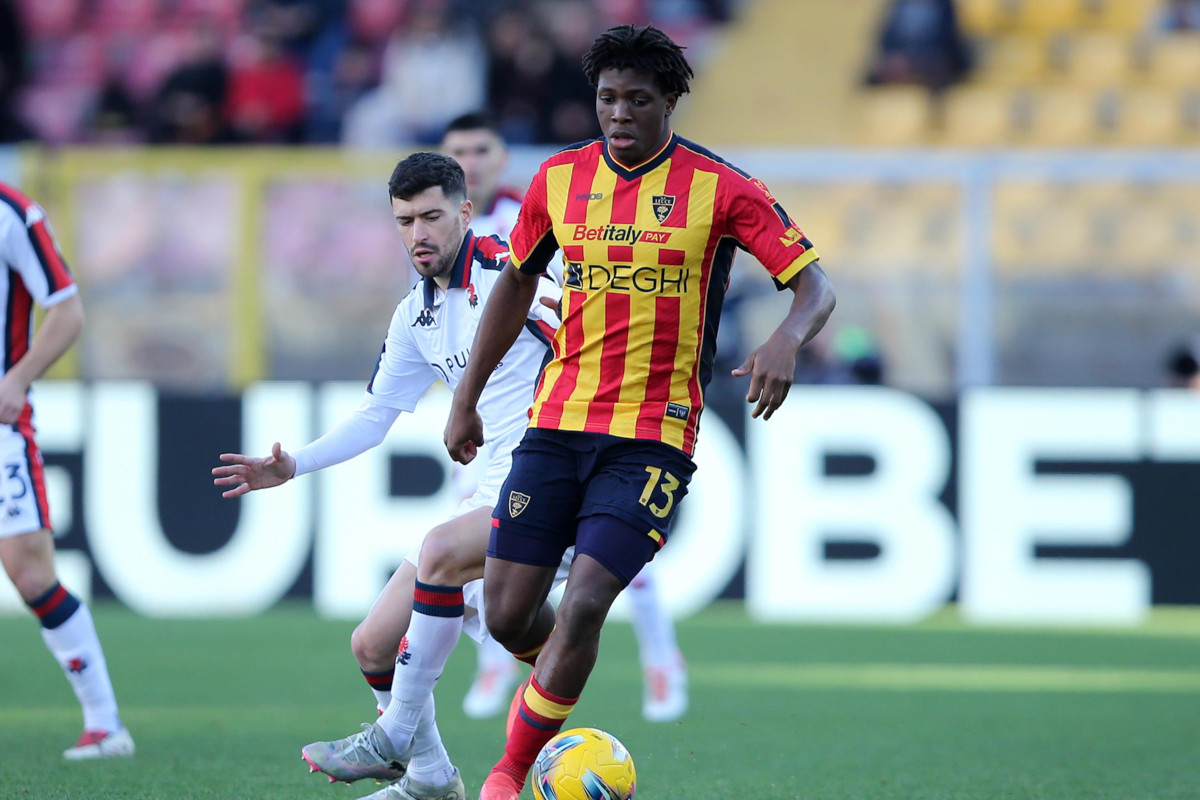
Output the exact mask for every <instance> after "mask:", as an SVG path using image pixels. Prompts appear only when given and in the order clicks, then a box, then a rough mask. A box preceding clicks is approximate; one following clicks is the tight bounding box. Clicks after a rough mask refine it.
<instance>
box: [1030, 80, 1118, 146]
mask: <svg viewBox="0 0 1200 800" xmlns="http://www.w3.org/2000/svg"><path fill="white" fill-rule="evenodd" d="M1099 133H1100V129H1099V124H1098V116H1097V104H1096V96H1095V93H1094V92H1091V91H1085V90H1082V89H1080V88H1076V87H1055V88H1039V89H1035V90H1033V91H1031V93H1030V115H1029V124H1028V128H1027V129H1026V130H1025V131H1023V136H1022V138H1021V142H1022V143H1024V144H1029V145H1034V146H1048V147H1070V146H1075V145H1083V144H1089V143H1091V142H1092V141H1094V140H1095V139H1096V138H1097V137H1098V135H1099Z"/></svg>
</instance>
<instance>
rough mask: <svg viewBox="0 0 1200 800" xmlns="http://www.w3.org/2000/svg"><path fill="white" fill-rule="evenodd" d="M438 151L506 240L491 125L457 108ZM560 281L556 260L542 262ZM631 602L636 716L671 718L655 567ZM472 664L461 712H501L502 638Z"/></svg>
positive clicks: (508, 669)
mask: <svg viewBox="0 0 1200 800" xmlns="http://www.w3.org/2000/svg"><path fill="white" fill-rule="evenodd" d="M442 152H443V153H445V154H446V155H448V156H450V157H451V158H453V159H454V160H455V161H457V162H458V164H459V166H461V167H462V168H463V173H464V174H465V175H466V178H467V199H469V200H470V201H471V205H472V206H473V207H474V208H475V211H476V213H475V214H474V216H473V217H472V219H471V229H472V230H473V231H475V233H476V235H478V236H499V237H500V238H502V239H505V240H507V238H508V234H509V231H511V230H512V229H513V226H514V225H515V224H516V221H517V213H518V212H519V211H520V209H521V200H522V195H521V193H520V192H519V191H517V190H516V189H513V188H511V187H509V186H505V185H503V183H502V182H501V179H502V177H503V175H504V170H505V168H506V167H507V166H508V147H507V146H506V144H505V142H504V138H503V137H502V136H501V135H500V130H499V129H498V128H497V127H496V124H495V123H494V122H493V121H492V120H491V119H490V118H489V117H488V115H487V114H484V113H482V112H473V113H469V114H463V115H462V116H460V117H457V118H456V119H454V120H452V121H451V122H450V124H449V125H447V126H446V131H445V133H444V134H443V136H442ZM549 271H551V272H553V273H554V278H555V280H556V281H557V282H559V283H562V274H561V269H560V267H559V265H556V264H554V263H552V264H550V265H549ZM476 472H477V471H476V469H475V463H474V462H472V463H471V464H469V465H466V466H460V467H459V468H458V469H456V470H455V475H454V482H455V488H456V490H457V492H456V493H457V494H458V496H459V497H468V496H469V495H470V494H471V493H472V492H473V491H474V489H475V480H476V478H475V476H476ZM626 593H627V594H628V595H629V600H630V602H631V603H632V604H633V608H634V614H633V629H634V632H635V634H636V636H637V642H638V656H639V659H640V661H641V665H642V674H643V676H644V685H643V687H642V716H643V717H644V718H645V719H646V720H647V721H649V722H671V721H674V720H677V719H679V718H680V717H682V716H683V715H684V714H685V713H686V712H687V707H688V685H687V665H686V662H685V661H684V659H683V654H682V653H681V652H680V651H679V646H678V644H677V643H676V638H675V621H674V620H673V619H672V618H671V615H670V613H668V612H667V610H666V608H665V607H664V606H663V604H662V601H661V599H660V598H659V590H658V585H657V581H656V580H655V577H654V570H653V569H652V568H650V567H647V568H646V569H644V570H642V571H641V572H640V573H638V576H637V577H636V578H634V579H633V581H632V582H630V584H629V588H628V589H627V590H626ZM478 654H479V658H478V666H477V668H476V671H475V679H474V681H472V683H471V688H470V690H469V691H468V692H467V694H466V696H465V697H464V698H463V712H464V713H465V714H466V715H467V716H468V717H471V718H473V719H484V718H487V717H492V716H495V715H497V714H500V713H501V712H502V711H504V710H505V709H506V708H507V707H508V704H509V700H510V699H511V697H512V690H513V687H514V686H515V685H516V683H517V682H518V681H519V680H520V678H521V672H520V666H519V664H518V662H517V661H516V659H514V658H513V657H512V655H511V654H510V653H509V652H508V651H507V650H505V649H504V647H503V645H501V644H500V643H499V642H497V641H496V640H495V639H493V638H492V637H490V636H486V637H483V638H482V639H481V640H480V642H479V649H478Z"/></svg>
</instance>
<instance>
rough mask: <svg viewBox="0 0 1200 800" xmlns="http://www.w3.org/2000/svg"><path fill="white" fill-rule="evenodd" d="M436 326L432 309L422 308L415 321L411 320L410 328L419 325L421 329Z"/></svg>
mask: <svg viewBox="0 0 1200 800" xmlns="http://www.w3.org/2000/svg"><path fill="white" fill-rule="evenodd" d="M436 324H437V320H436V319H434V317H433V309H432V308H422V309H421V313H420V314H417V318H416V319H415V320H413V324H412V327H414V328H415V327H417V326H418V325H420V326H421V327H422V328H428V327H430V326H433V325H436Z"/></svg>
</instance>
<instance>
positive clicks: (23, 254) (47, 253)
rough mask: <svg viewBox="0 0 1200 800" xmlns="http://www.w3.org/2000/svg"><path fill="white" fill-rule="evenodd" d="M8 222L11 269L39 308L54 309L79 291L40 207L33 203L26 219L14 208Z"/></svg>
mask: <svg viewBox="0 0 1200 800" xmlns="http://www.w3.org/2000/svg"><path fill="white" fill-rule="evenodd" d="M10 208H11V206H10ZM5 223H6V224H5V225H4V226H3V228H4V230H5V233H4V240H5V243H6V245H7V247H6V249H7V250H8V252H9V259H10V262H9V263H10V266H11V267H12V268H13V269H14V270H15V271H16V272H17V274H18V275H20V276H21V281H22V282H23V283H24V284H25V288H27V289H28V290H29V294H30V295H31V296H32V297H33V299H34V300H35V301H37V303H38V304H39V305H42V306H53V305H55V304H57V303H59V302H61V301H62V300H65V299H66V298H68V297H70V296H71V295H73V294H75V293H76V292H77V291H78V289H77V287H76V285H75V280H74V278H73V277H72V276H71V270H70V269H69V268H68V267H67V262H66V260H65V259H64V258H63V256H62V250H61V249H60V248H59V246H58V241H57V240H56V239H55V238H54V232H53V231H52V230H51V228H50V225H49V223H48V222H47V221H46V213H45V212H44V211H43V210H42V207H41V206H39V205H38V204H36V203H31V204H30V205H29V207H28V208H27V209H26V210H25V215H24V217H21V216H19V215H18V214H17V213H16V210H15V209H12V215H11V217H10V218H9V219H7V220H5Z"/></svg>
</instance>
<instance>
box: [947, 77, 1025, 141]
mask: <svg viewBox="0 0 1200 800" xmlns="http://www.w3.org/2000/svg"><path fill="white" fill-rule="evenodd" d="M1012 128H1013V93H1012V91H1011V90H1010V89H1008V88H1007V87H1002V86H964V87H959V88H956V89H951V90H950V91H949V92H948V93H947V94H946V98H945V101H944V105H943V107H942V124H941V137H940V140H941V142H942V143H943V144H946V145H951V146H959V147H988V146H995V145H1000V144H1003V143H1004V142H1006V141H1007V140H1008V139H1009V137H1010V135H1011V133H1012Z"/></svg>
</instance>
